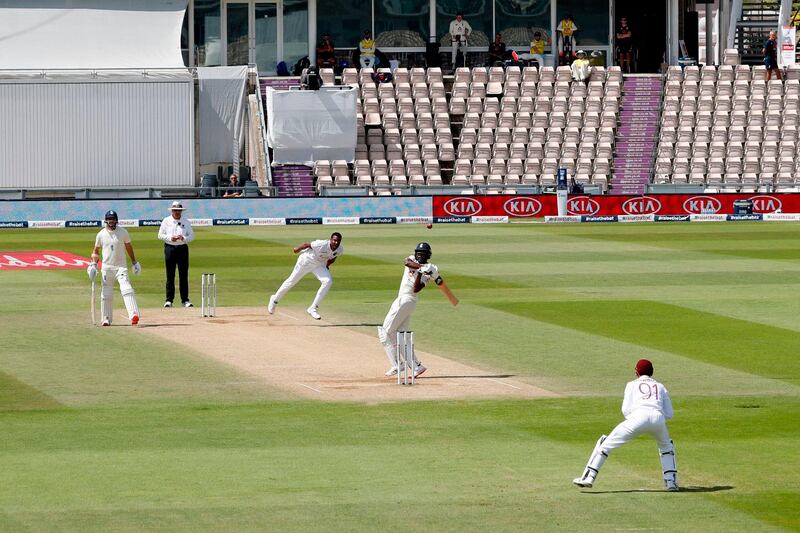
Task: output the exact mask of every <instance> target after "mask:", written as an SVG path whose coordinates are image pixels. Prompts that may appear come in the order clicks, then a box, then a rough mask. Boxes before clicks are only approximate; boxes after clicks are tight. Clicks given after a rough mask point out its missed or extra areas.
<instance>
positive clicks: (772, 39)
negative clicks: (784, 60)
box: [762, 30, 782, 81]
mask: <svg viewBox="0 0 800 533" xmlns="http://www.w3.org/2000/svg"><path fill="white" fill-rule="evenodd" d="M762 52H763V53H764V66H765V67H767V71H766V72H765V73H764V79H765V80H767V81H769V80H770V79H772V71H773V70H774V71H775V75H776V76H777V77H778V79H779V80H780V79H782V78H781V69H780V67H779V66H778V32H777V31H775V30H772V31H771V32H769V39H767V40H766V41H764V50H762Z"/></svg>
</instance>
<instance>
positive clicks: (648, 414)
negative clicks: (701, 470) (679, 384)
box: [582, 408, 678, 483]
mask: <svg viewBox="0 0 800 533" xmlns="http://www.w3.org/2000/svg"><path fill="white" fill-rule="evenodd" d="M642 433H646V434H648V435H650V436H652V437H653V438H654V439H656V443H657V444H658V451H659V454H660V459H661V469H662V472H663V474H664V480H665V481H672V482H675V483H677V479H678V477H677V476H678V467H677V463H676V461H675V446H674V445H673V443H672V440H670V438H669V431H668V430H667V421H666V419H665V418H664V414H663V413H662V412H661V411H658V410H657V409H650V408H640V409H637V410H636V411H634V412H633V413H631V414H630V415H629V416H628V418H626V419H625V420H624V421H622V422H620V423H619V424H617V427H615V428H614V430H613V431H612V432H611V434H610V435H608V437H600V439H599V440H598V441H597V444H596V445H595V448H594V450H593V451H592V455H591V456H590V457H589V462H588V463H587V464H586V469H585V470H584V472H583V476H582V478H583V479H588V480H590V481H593V480H594V479H595V477H596V476H597V474H598V473H599V472H600V469H601V468H602V466H603V463H605V462H606V459H607V458H608V454H609V452H611V450H615V449H617V448H619V447H620V446H622V445H623V444H625V443H626V442H629V441H631V440H633V439H635V438H636V437H637V436H639V435H641V434H642Z"/></svg>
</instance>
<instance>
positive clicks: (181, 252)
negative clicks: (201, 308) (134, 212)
mask: <svg viewBox="0 0 800 533" xmlns="http://www.w3.org/2000/svg"><path fill="white" fill-rule="evenodd" d="M170 212H171V214H170V216H168V217H166V218H165V219H164V220H162V221H161V227H160V228H159V230H158V238H159V239H161V240H162V241H164V263H165V264H166V267H167V298H166V300H165V301H164V307H172V300H174V299H175V266H177V267H178V275H179V277H180V290H181V304H182V305H183V307H193V306H192V302H190V301H189V246H188V244H189V243H190V242H191V241H192V240H194V231H192V224H191V223H190V222H189V221H188V220H185V219H183V218H181V216H182V215H183V204H181V203H180V202H172V206H171V207H170Z"/></svg>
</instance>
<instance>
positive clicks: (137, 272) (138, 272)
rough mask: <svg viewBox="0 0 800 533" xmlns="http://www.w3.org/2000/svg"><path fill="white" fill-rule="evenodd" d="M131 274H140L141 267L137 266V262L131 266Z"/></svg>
mask: <svg viewBox="0 0 800 533" xmlns="http://www.w3.org/2000/svg"><path fill="white" fill-rule="evenodd" d="M133 273H134V274H136V275H137V276H138V275H139V274H141V273H142V265H140V264H139V261H136V262H135V263H134V264H133Z"/></svg>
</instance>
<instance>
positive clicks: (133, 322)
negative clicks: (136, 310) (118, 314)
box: [131, 315, 139, 326]
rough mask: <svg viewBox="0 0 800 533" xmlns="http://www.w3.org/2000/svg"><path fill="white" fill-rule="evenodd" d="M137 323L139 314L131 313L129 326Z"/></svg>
mask: <svg viewBox="0 0 800 533" xmlns="http://www.w3.org/2000/svg"><path fill="white" fill-rule="evenodd" d="M138 323H139V315H133V318H131V326H135V325H136V324H138Z"/></svg>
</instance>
